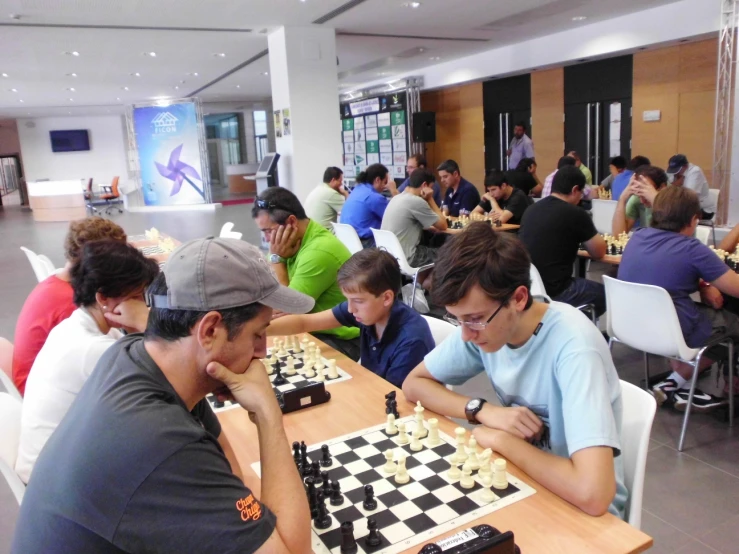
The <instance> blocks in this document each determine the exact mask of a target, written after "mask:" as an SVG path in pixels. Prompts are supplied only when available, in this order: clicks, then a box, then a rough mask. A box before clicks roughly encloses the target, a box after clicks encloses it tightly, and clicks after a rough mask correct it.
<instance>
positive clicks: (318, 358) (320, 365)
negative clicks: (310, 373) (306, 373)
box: [313, 348, 326, 369]
mask: <svg viewBox="0 0 739 554" xmlns="http://www.w3.org/2000/svg"><path fill="white" fill-rule="evenodd" d="M315 360H316V363H315V365H314V366H313V369H323V368H324V367H326V366H325V365H324V363H323V356H321V349H320V348H316V355H315Z"/></svg>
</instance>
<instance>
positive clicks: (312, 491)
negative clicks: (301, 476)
mask: <svg viewBox="0 0 739 554" xmlns="http://www.w3.org/2000/svg"><path fill="white" fill-rule="evenodd" d="M305 484H306V485H307V487H308V488H307V489H306V494H307V495H308V506H309V508H310V513H311V518H314V517H316V497H317V494H318V490H317V489H316V483H315V481H314V480H313V477H306V478H305Z"/></svg>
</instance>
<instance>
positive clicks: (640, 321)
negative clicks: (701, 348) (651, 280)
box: [603, 275, 698, 360]
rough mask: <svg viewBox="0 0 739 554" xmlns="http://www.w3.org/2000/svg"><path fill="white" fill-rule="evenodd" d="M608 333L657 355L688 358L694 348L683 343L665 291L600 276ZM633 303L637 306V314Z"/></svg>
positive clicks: (694, 352)
mask: <svg viewBox="0 0 739 554" xmlns="http://www.w3.org/2000/svg"><path fill="white" fill-rule="evenodd" d="M603 283H604V284H605V286H606V305H607V307H608V309H607V310H606V316H607V321H608V334H609V335H610V336H612V337H615V338H617V339H618V340H619V341H621V342H623V343H624V344H626V345H628V346H631V347H632V348H636V349H637V350H641V351H642V352H648V353H650V354H656V355H657V356H668V357H676V356H679V357H680V358H682V359H684V360H692V359H693V358H695V356H696V355H697V354H698V349H696V348H688V346H687V345H686V344H685V338H684V337H683V332H682V330H681V329H680V322H679V321H678V319H677V312H676V311H675V304H674V303H673V302H672V298H670V295H669V294H668V293H667V291H666V290H665V289H663V288H661V287H655V286H653V285H641V284H638V283H628V282H626V281H621V280H619V279H614V278H613V277H608V276H607V275H604V276H603ZM634 306H639V310H638V313H637V312H635V311H634Z"/></svg>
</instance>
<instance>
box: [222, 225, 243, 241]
mask: <svg viewBox="0 0 739 554" xmlns="http://www.w3.org/2000/svg"><path fill="white" fill-rule="evenodd" d="M233 228H234V224H233V223H232V222H231V221H229V222H228V223H226V224H224V225H223V227H221V233H220V234H219V235H218V236H219V237H220V238H222V239H236V240H241V237H242V236H243V233H239V232H236V231H233V230H232V229H233Z"/></svg>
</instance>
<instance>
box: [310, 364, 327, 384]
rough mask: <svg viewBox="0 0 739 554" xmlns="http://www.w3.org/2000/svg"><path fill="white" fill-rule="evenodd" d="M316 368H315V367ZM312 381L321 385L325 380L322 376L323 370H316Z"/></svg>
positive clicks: (320, 368)
mask: <svg viewBox="0 0 739 554" xmlns="http://www.w3.org/2000/svg"><path fill="white" fill-rule="evenodd" d="M316 367H317V366H316ZM313 380H314V381H317V382H318V383H321V382H323V381H325V380H326V378H325V377H324V376H323V368H322V367H319V368H318V369H316V376H315V377H313Z"/></svg>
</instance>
